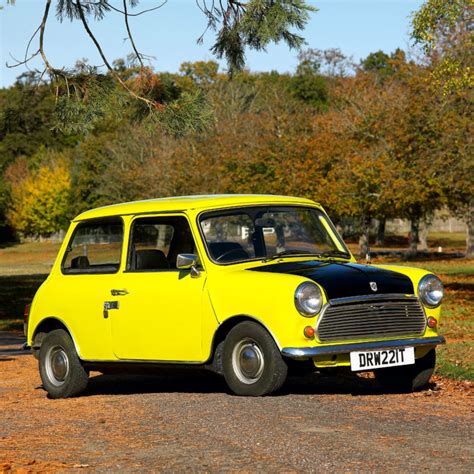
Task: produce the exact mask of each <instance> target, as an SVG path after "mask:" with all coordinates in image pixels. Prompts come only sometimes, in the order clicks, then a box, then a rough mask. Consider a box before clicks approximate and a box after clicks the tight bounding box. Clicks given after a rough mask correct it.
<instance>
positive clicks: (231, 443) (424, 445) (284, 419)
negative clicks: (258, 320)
mask: <svg viewBox="0 0 474 474" xmlns="http://www.w3.org/2000/svg"><path fill="white" fill-rule="evenodd" d="M20 344H21V338H20V337H15V336H12V335H11V334H9V333H0V472H9V471H10V470H21V471H22V472H30V471H31V472H37V471H55V470H59V471H75V470H78V469H82V470H85V471H111V470H113V471H117V470H120V471H139V470H140V471H143V470H145V471H151V470H167V471H171V470H172V471H183V470H194V471H222V470H239V471H257V470H258V471H286V472H287V471H337V472H344V471H352V472H353V471H391V472H392V471H393V472H395V471H402V470H408V471H418V470H430V471H434V470H439V471H442V472H446V471H452V472H472V471H473V470H474V449H473V443H472V440H473V434H474V433H473V426H474V423H473V421H474V416H473V403H472V401H473V399H472V396H471V395H472V386H470V385H469V384H464V383H455V382H450V381H447V380H443V379H436V383H435V384H433V385H432V387H431V390H428V391H425V392H421V393H417V394H412V395H387V394H382V393H381V392H380V391H379V390H378V389H377V387H376V386H375V383H374V381H373V380H372V379H366V378H360V377H352V376H345V377H342V378H341V377H319V378H318V377H313V378H309V379H305V380H297V379H295V380H290V382H289V383H288V384H287V385H286V386H285V388H284V390H283V391H282V392H280V393H279V394H278V396H273V397H265V398H252V399H250V398H239V397H234V396H231V395H229V394H227V392H226V388H225V385H224V383H223V382H222V380H220V379H219V378H217V377H215V376H212V375H208V374H204V375H203V374H196V373H192V374H189V375H181V376H174V377H170V376H158V377H151V376H120V377H119V376H103V375H100V374H93V377H92V379H91V382H90V385H89V388H88V390H87V393H86V394H85V396H83V397H81V398H77V399H69V400H49V399H48V398H47V397H46V394H45V392H44V391H43V389H42V388H41V382H40V379H39V376H38V373H37V363H36V361H35V360H34V359H33V357H31V356H30V355H22V353H21V352H19V351H18V349H19V347H20V346H19V345H20ZM14 351H16V352H14Z"/></svg>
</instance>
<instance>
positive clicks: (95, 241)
mask: <svg viewBox="0 0 474 474" xmlns="http://www.w3.org/2000/svg"><path fill="white" fill-rule="evenodd" d="M123 234H124V231H123V222H122V221H121V220H109V221H100V222H84V223H81V224H79V225H78V226H77V227H76V229H75V230H74V233H73V235H72V237H71V240H70V241H69V244H68V246H67V249H66V253H65V254H64V258H63V261H62V267H61V268H62V271H63V273H66V274H68V273H74V274H78V273H115V272H117V271H118V269H119V267H120V260H121V256H122V244H123Z"/></svg>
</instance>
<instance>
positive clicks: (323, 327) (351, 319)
mask: <svg viewBox="0 0 474 474" xmlns="http://www.w3.org/2000/svg"><path fill="white" fill-rule="evenodd" d="M425 329H426V316H425V312H424V310H423V307H422V305H421V304H420V302H419V300H418V298H416V297H415V296H406V295H369V296H360V297H355V298H341V299H337V300H331V301H330V302H329V303H328V304H327V306H326V307H325V308H324V309H323V312H322V314H321V316H320V318H319V320H318V323H317V325H316V334H317V336H318V338H319V340H320V341H321V342H332V341H343V340H356V339H372V338H385V337H392V336H421V335H422V334H424V332H425Z"/></svg>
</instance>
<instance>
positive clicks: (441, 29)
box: [0, 0, 474, 256]
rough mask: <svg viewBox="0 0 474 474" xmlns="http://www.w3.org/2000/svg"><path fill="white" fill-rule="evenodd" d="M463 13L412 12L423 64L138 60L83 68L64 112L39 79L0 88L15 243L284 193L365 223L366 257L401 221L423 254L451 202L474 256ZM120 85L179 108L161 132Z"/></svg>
mask: <svg viewBox="0 0 474 474" xmlns="http://www.w3.org/2000/svg"><path fill="white" fill-rule="evenodd" d="M451 3H452V2H443V1H441V0H430V1H428V2H427V4H425V6H427V7H429V8H428V10H427V11H425V10H424V9H423V8H424V7H425V6H424V7H422V9H421V10H420V11H419V12H418V14H417V16H415V18H414V22H413V38H414V39H415V40H416V41H418V42H419V43H420V44H421V46H422V48H423V49H422V51H423V56H421V57H419V58H417V60H416V61H414V60H411V59H407V57H406V55H405V53H404V52H403V51H401V50H397V51H395V52H393V53H391V54H387V53H385V52H382V51H378V52H374V53H372V54H370V55H369V56H368V57H367V58H365V59H363V60H362V61H361V62H360V64H357V65H354V64H352V63H351V62H350V61H349V60H348V59H347V58H346V57H344V55H343V54H342V53H341V52H340V51H338V50H328V51H319V50H313V49H309V50H306V51H304V52H302V53H301V54H300V62H299V65H298V67H297V69H296V71H295V72H294V73H293V74H281V73H277V72H270V73H252V72H249V71H246V70H243V71H240V72H239V71H233V74H232V77H229V75H228V74H224V73H222V72H220V71H219V68H218V65H217V63H215V62H212V61H210V62H196V63H183V64H182V66H181V69H180V72H179V73H176V74H171V73H154V72H153V71H151V70H150V69H146V70H145V69H144V68H143V67H142V66H137V65H136V61H130V62H128V61H126V60H118V61H115V62H114V63H113V71H108V72H107V73H105V74H103V73H99V72H98V71H97V70H94V68H93V67H90V66H89V65H88V64H87V62H84V61H82V62H79V63H77V65H76V68H75V70H74V71H71V72H70V74H72V75H73V76H74V81H75V84H80V83H81V80H84V82H87V88H84V89H81V100H80V101H74V100H68V101H67V102H64V100H65V99H64V97H63V96H60V97H59V98H58V96H56V97H55V96H54V95H52V94H51V89H50V84H48V83H38V81H37V77H36V74H37V73H35V72H30V73H27V74H23V75H21V76H19V77H18V79H17V81H16V83H15V84H14V85H13V86H12V87H10V88H7V89H2V90H0V233H1V235H2V236H3V239H7V238H11V234H12V233H15V232H16V233H19V234H21V235H25V236H29V235H33V236H35V235H49V234H51V233H54V232H56V231H58V230H60V229H64V228H66V227H67V223H68V220H69V219H70V218H71V217H73V216H74V215H76V214H77V213H79V212H81V211H83V210H85V209H88V208H91V207H96V206H100V205H105V204H110V203H115V202H121V201H129V200H135V199H145V198H152V197H163V196H172V195H185V194H201V193H273V194H289V195H302V196H305V197H309V198H312V199H315V200H317V201H319V202H321V203H322V204H323V205H324V206H325V208H326V209H327V210H328V212H329V213H330V215H331V217H332V218H333V219H334V220H335V221H336V222H337V223H338V224H340V225H341V227H342V228H343V229H345V228H346V229H347V228H349V227H350V228H351V229H352V231H353V230H354V224H356V225H355V227H356V231H357V232H358V233H359V234H360V235H361V246H362V251H363V248H364V246H365V245H366V240H367V229H368V226H369V224H370V222H371V221H372V220H373V219H377V220H378V222H380V223H382V224H381V226H382V227H383V223H384V222H385V220H386V219H389V218H395V217H400V218H406V219H408V220H409V221H410V222H411V229H412V230H411V233H410V235H411V247H412V250H416V245H417V241H418V232H419V229H420V226H421V225H424V224H426V223H427V222H429V221H430V219H431V218H432V216H433V213H434V212H435V211H436V210H438V209H442V208H446V207H447V208H449V209H450V210H451V212H453V213H455V214H456V215H458V216H460V217H462V218H463V219H464V220H465V221H466V224H467V228H468V238H467V252H466V253H467V255H468V256H473V254H474V242H473V238H474V237H473V236H474V200H473V191H472V190H473V185H472V184H473V182H474V162H473V153H472V72H471V71H472V28H471V26H472V6H471V4H470V3H469V2H462V1H458V2H454V4H455V5H458V6H459V9H458V10H456V11H452V10H449V9H448V10H446V9H445V7H446V5H448V4H451ZM436 8H437V10H436ZM430 15H431V16H430ZM433 15H434V16H433ZM81 78H82V79H81ZM117 78H118V79H119V80H118V81H117ZM94 83H96V86H94ZM122 83H123V84H126V89H129V90H132V91H135V93H137V94H140V95H142V96H146V97H147V98H150V100H153V101H154V102H156V103H157V104H159V103H166V104H168V105H167V107H166V108H164V109H163V110H161V111H160V124H159V127H157V124H156V122H155V121H154V120H153V115H150V114H149V109H148V105H147V104H143V103H140V102H137V101H135V102H130V101H127V99H126V97H125V96H126V94H127V90H124V88H123V86H122ZM196 116H199V117H200V120H199V121H198V122H196V121H195V120H192V119H191V117H196ZM348 223H350V226H348V225H347V224H348Z"/></svg>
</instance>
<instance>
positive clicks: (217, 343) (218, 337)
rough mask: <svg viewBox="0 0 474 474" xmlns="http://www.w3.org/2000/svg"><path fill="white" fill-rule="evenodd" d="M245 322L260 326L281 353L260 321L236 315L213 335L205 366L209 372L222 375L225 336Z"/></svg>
mask: <svg viewBox="0 0 474 474" xmlns="http://www.w3.org/2000/svg"><path fill="white" fill-rule="evenodd" d="M245 321H251V322H254V323H257V324H258V325H259V326H261V327H262V328H263V329H265V331H267V332H268V334H270V336H271V337H272V339H273V341H274V342H275V344H276V346H277V347H278V349H279V350H280V351H281V346H280V344H279V342H278V339H277V338H276V337H275V335H274V334H273V332H272V331H271V330H270V329H269V328H268V326H266V325H265V324H264V323H263V322H262V321H260V320H259V319H258V318H256V317H255V316H251V315H249V314H236V315H235V316H231V317H229V318H227V319H225V320H224V321H222V323H221V324H219V326H218V327H217V330H216V331H215V333H214V336H213V339H212V345H211V353H210V356H209V360H208V364H206V365H207V366H208V367H209V368H211V370H214V371H215V372H217V373H222V358H221V356H222V347H223V343H224V341H225V338H226V336H227V334H229V332H230V330H231V329H232V328H234V327H235V326H237V324H240V323H243V322H245Z"/></svg>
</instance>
